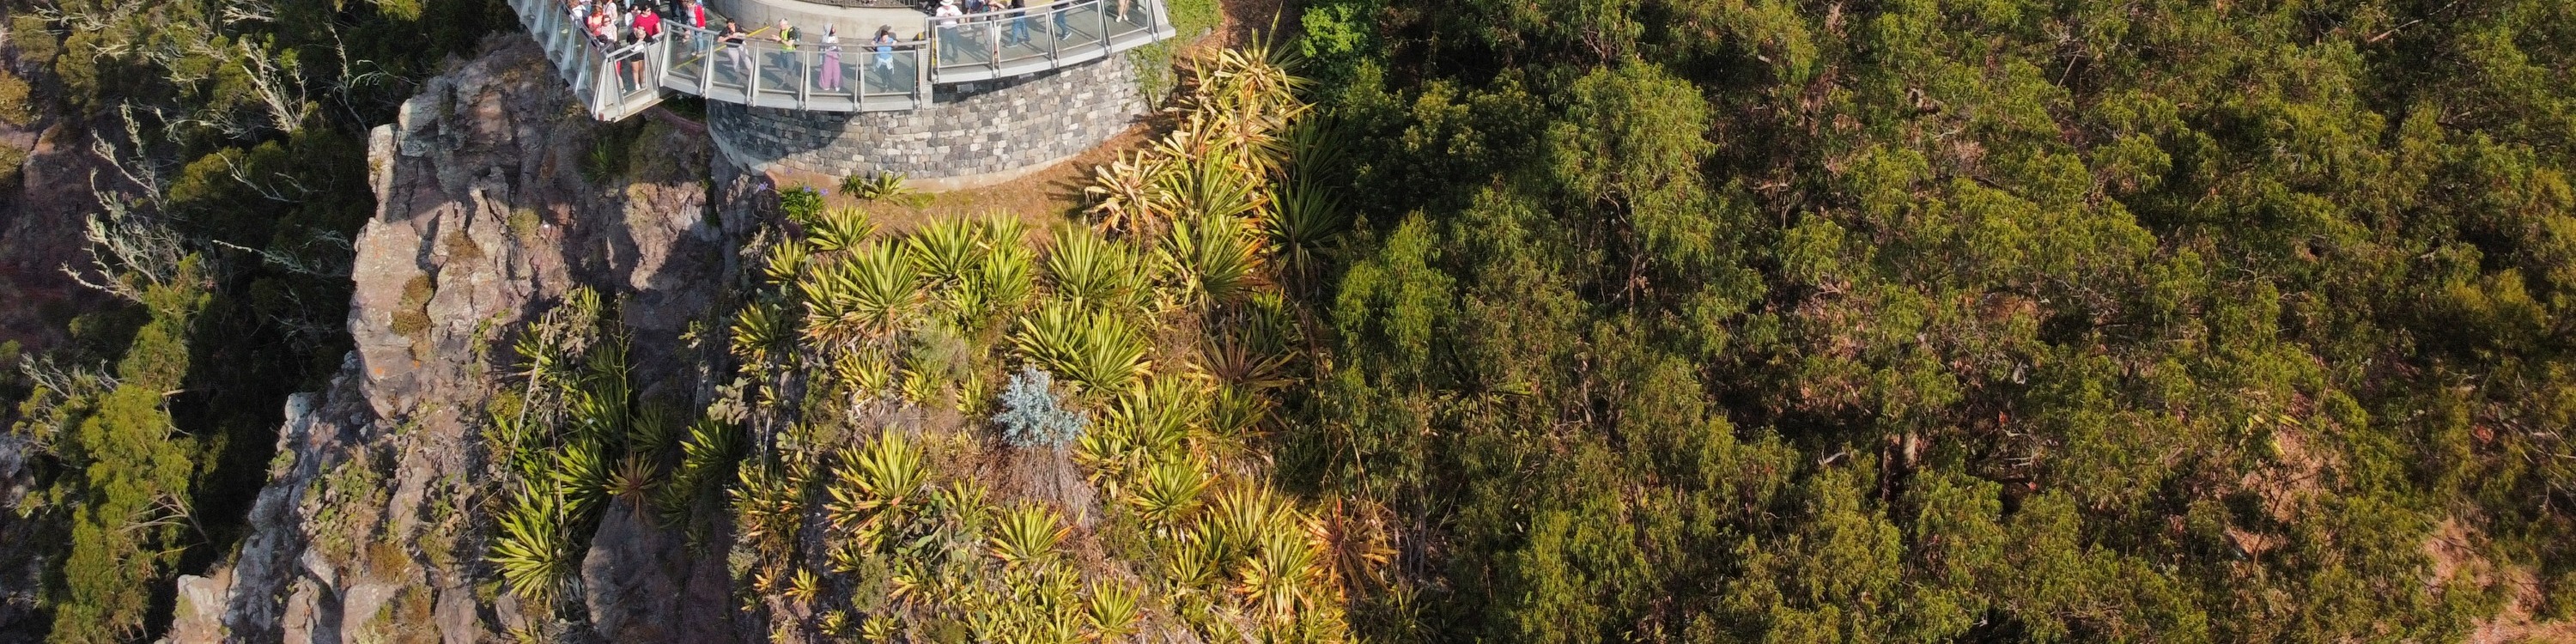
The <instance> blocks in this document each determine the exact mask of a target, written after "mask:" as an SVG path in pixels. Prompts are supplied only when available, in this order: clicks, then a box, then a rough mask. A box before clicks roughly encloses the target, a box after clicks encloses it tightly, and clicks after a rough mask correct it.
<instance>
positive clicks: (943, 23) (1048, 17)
mask: <svg viewBox="0 0 2576 644" xmlns="http://www.w3.org/2000/svg"><path fill="white" fill-rule="evenodd" d="M790 1H791V2H800V1H801V0H790ZM510 5H511V8H512V9H514V10H516V11H517V12H518V14H519V22H520V23H521V24H522V25H524V26H526V27H527V29H528V34H529V36H530V37H532V38H534V39H536V41H537V44H538V45H539V46H540V47H541V48H543V49H544V50H545V52H546V58H547V59H548V60H549V61H551V62H553V63H554V66H555V71H556V72H557V73H558V74H559V75H561V76H562V77H563V79H564V82H565V83H566V84H568V85H570V86H571V87H572V90H573V94H574V96H576V97H578V98H579V99H580V100H581V102H582V104H583V105H584V106H586V107H588V108H589V109H590V113H591V114H592V116H594V117H596V118H598V119H600V120H604V121H615V120H622V119H624V118H626V117H628V116H632V115H634V114H635V113H637V112H641V111H643V110H644V109H645V108H649V107H652V106H653V105H654V104H656V103H659V102H661V100H662V98H663V97H664V96H666V95H667V94H666V92H678V93H683V94H690V95H695V96H702V97H705V98H706V99H707V100H710V101H720V102H726V103H735V104H741V105H749V106H754V107H765V108H777V109H789V110H804V111H815V112H887V111H903V110H916V109H921V108H923V107H927V106H929V105H930V104H931V101H932V97H933V96H934V95H935V94H934V93H933V92H932V87H933V86H934V85H939V84H950V83H968V82H976V81H986V80H995V79H1005V78H1011V77H1017V76H1024V75H1029V74H1037V73H1041V72H1046V71H1050V70H1055V69H1061V68H1064V67H1068V66H1072V65H1078V64H1082V63H1086V62H1090V61H1094V60H1098V59H1101V58H1105V57H1108V56H1109V55H1111V54H1116V53H1119V52H1124V51H1127V50H1130V49H1135V48H1137V47H1142V46H1145V45H1148V44H1152V43H1154V42H1158V41H1161V40H1164V39H1168V38H1171V37H1173V36H1174V35H1176V34H1175V31H1174V29H1173V27H1172V26H1171V24H1170V23H1169V22H1168V21H1167V17H1166V14H1165V12H1164V8H1163V3H1162V1H1161V0H1075V1H1071V2H1061V3H1056V4H1052V5H1046V6H1038V7H1030V8H1027V9H1010V10H1003V11H992V12H985V13H975V14H965V15H961V16H945V17H934V16H930V15H927V14H920V13H918V12H906V13H905V14H899V15H907V16H919V22H918V23H915V24H907V25H902V26H897V27H896V29H897V31H896V33H897V34H898V35H897V37H898V38H904V39H905V40H902V41H899V42H894V43H888V44H879V43H875V42H871V41H870V40H869V36H871V35H873V33H874V31H873V27H867V29H869V31H866V32H859V31H857V30H853V31H851V32H846V33H845V34H844V35H843V37H842V43H841V44H840V45H839V46H838V47H837V48H834V47H827V46H825V45H823V44H822V43H821V40H822V33H821V30H820V29H812V28H807V29H804V31H805V33H803V34H801V36H800V42H799V43H797V45H796V46H795V47H792V48H791V47H788V46H786V45H785V44H783V43H780V42H778V41H777V39H776V37H775V35H776V34H775V33H773V30H772V29H771V28H762V29H761V30H759V31H752V32H749V37H748V38H745V39H744V42H742V43H741V44H739V45H729V44H727V43H725V42H724V41H723V39H722V38H721V34H718V33H716V32H712V31H707V30H701V29H695V28H691V27H689V26H687V25H685V24H681V21H680V20H678V19H676V18H666V19H665V20H663V23H662V24H663V33H662V35H661V36H660V37H658V38H653V39H649V40H646V41H643V42H640V43H635V44H629V45H619V46H615V47H611V46H607V43H603V42H602V41H600V40H598V39H596V38H593V37H591V36H590V35H589V34H588V33H586V32H585V31H584V30H583V29H582V28H581V25H579V24H578V23H576V22H575V21H574V19H573V17H572V15H571V13H570V7H569V6H568V5H566V4H565V3H564V2H563V0H510ZM826 6H836V5H826ZM709 22H710V23H711V24H716V23H718V22H719V21H715V20H710V21H709ZM854 26H857V25H854ZM907 28H909V30H908V31H907Z"/></svg>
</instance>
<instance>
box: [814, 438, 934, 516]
mask: <svg viewBox="0 0 2576 644" xmlns="http://www.w3.org/2000/svg"><path fill="white" fill-rule="evenodd" d="M929 472H930V471H929V468H928V467H926V466H925V465H924V464H923V462H922V452H921V448H920V447H916V446H914V445H913V444H912V442H911V441H909V440H906V439H905V438H904V437H903V435H902V434H892V433H889V434H886V435H885V436H883V437H880V438H878V439H876V440H875V441H871V442H869V443H868V444H867V445H864V446H860V447H851V448H845V449H843V450H841V454H840V459H839V462H837V463H835V464H833V466H832V477H833V479H834V480H836V481H838V482H840V485H834V486H832V488H831V495H832V501H831V503H830V504H828V506H827V507H826V508H825V510H826V512H827V513H828V516H829V517H830V519H831V521H832V524H833V525H836V526H840V527H841V528H843V529H855V528H857V527H858V526H860V525H861V524H863V523H865V522H868V521H869V520H871V519H873V518H874V517H876V516H877V515H878V514H879V512H878V511H879V510H882V509H887V508H900V507H902V506H903V504H904V503H905V502H906V501H908V500H910V499H911V498H912V496H913V494H914V493H916V492H919V491H920V490H921V484H922V482H923V481H925V480H928V478H929Z"/></svg>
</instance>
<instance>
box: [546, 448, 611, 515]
mask: <svg viewBox="0 0 2576 644" xmlns="http://www.w3.org/2000/svg"><path fill="white" fill-rule="evenodd" d="M552 453H553V455H554V457H553V460H554V464H553V466H552V467H551V468H548V471H547V473H548V475H549V476H550V477H551V478H552V480H553V482H554V487H555V488H556V489H557V490H559V491H560V493H561V495H562V497H563V503H564V507H565V508H566V509H567V511H568V512H570V513H571V514H572V515H574V516H585V515H588V514H589V510H590V508H591V507H593V506H594V505H596V504H598V503H599V501H600V499H601V497H603V496H606V495H607V493H608V491H609V485H608V474H609V462H608V457H607V455H606V454H604V453H602V450H601V449H600V447H599V446H598V445H597V444H595V443H592V442H591V441H572V442H571V444H568V445H563V446H561V447H560V448H558V449H556V450H554V451H553V452H552Z"/></svg>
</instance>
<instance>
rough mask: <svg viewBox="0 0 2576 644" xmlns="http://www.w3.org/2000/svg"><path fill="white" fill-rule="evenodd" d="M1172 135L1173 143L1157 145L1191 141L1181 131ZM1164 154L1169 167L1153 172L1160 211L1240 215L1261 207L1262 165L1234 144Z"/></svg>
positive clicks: (1180, 215)
mask: <svg viewBox="0 0 2576 644" xmlns="http://www.w3.org/2000/svg"><path fill="white" fill-rule="evenodd" d="M1173 134H1174V136H1173V137H1172V138H1173V139H1174V142H1172V143H1167V144H1158V145H1189V144H1190V143H1189V140H1188V139H1185V138H1183V137H1181V136H1180V134H1182V133H1180V132H1175V133H1173ZM1160 149H1161V148H1158V151H1159V150H1160ZM1163 154H1167V155H1170V156H1171V158H1172V162H1171V166H1170V169H1169V170H1167V171H1165V172H1162V173H1161V174H1158V175H1155V177H1154V198H1155V199H1157V200H1159V201H1160V202H1161V203H1162V204H1163V206H1162V208H1161V210H1162V211H1164V212H1168V213H1171V216H1173V217H1174V218H1176V219H1187V218H1206V217H1242V216H1245V215H1249V214H1251V213H1252V212H1253V211H1254V210H1257V209H1259V208H1261V206H1262V205H1263V202H1264V200H1265V199H1267V198H1268V195H1266V194H1264V193H1263V191H1262V179H1261V174H1262V170H1261V168H1260V167H1259V166H1257V165H1255V164H1252V163H1250V159H1251V158H1252V157H1251V156H1249V155H1248V154H1247V153H1246V152H1243V151H1240V150H1238V149H1237V148H1235V147H1234V146H1228V145H1208V146H1203V147H1200V148H1199V149H1197V150H1186V149H1172V150H1170V151H1167V152H1163Z"/></svg>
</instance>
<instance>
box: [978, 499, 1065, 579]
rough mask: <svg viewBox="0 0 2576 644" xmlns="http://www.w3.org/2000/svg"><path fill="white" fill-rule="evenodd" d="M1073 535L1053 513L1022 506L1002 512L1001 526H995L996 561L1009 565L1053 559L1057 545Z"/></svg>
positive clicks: (993, 542) (1027, 504)
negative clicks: (1068, 535)
mask: <svg viewBox="0 0 2576 644" xmlns="http://www.w3.org/2000/svg"><path fill="white" fill-rule="evenodd" d="M1070 532H1071V529H1069V528H1066V527H1065V526H1064V523H1063V522H1062V521H1059V520H1057V519H1056V516H1055V511H1054V510H1049V509H1047V508H1046V506H1042V505H1037V504H1034V503H1023V504H1021V505H1019V506H1018V507H1014V508H1012V509H1010V510H1009V511H1006V512H1003V513H1002V517H1001V522H1000V523H999V525H996V526H994V534H993V538H992V543H991V546H992V549H993V557H994V558H996V559H1000V560H1002V562H1003V563H1006V564H1015V565H1016V564H1027V563H1034V562H1037V561H1040V560H1042V559H1045V558H1047V557H1051V556H1054V555H1055V551H1056V545H1057V544H1059V543H1062V542H1063V541H1064V537H1065V535H1066V534H1068V533H1070Z"/></svg>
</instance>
